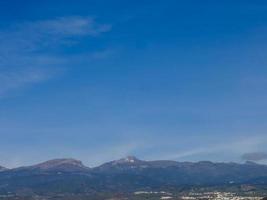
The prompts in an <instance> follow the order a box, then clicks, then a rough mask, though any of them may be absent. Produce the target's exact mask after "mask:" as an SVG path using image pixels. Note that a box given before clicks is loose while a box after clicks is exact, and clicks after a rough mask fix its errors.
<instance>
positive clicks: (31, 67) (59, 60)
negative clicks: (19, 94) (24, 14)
mask: <svg viewBox="0 0 267 200" xmlns="http://www.w3.org/2000/svg"><path fill="white" fill-rule="evenodd" d="M110 29H111V25H108V24H99V23H97V22H96V21H95V20H94V19H93V18H90V17H81V16H71V17H60V18H56V19H49V20H39V21H26V22H22V23H19V24H12V25H10V26H9V27H5V28H3V29H2V30H0V43H1V46H0V97H2V96H4V95H6V94H7V93H8V92H9V91H13V90H15V89H18V88H21V87H25V86H27V85H32V84H36V83H39V82H42V81H45V80H47V79H49V78H51V77H53V75H54V74H56V73H55V72H56V71H59V68H62V67H63V66H65V65H66V64H67V61H68V59H69V58H68V57H64V56H61V55H60V54H57V53H53V54H52V53H51V50H52V51H53V50H55V49H57V48H60V47H61V46H62V45H66V44H67V45H72V44H74V43H75V40H76V39H78V38H80V37H86V36H88V37H96V36H98V35H99V34H101V33H104V32H107V31H110Z"/></svg>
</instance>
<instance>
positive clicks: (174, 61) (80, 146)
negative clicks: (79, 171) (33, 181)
mask: <svg viewBox="0 0 267 200" xmlns="http://www.w3.org/2000/svg"><path fill="white" fill-rule="evenodd" d="M266 130H267V2H266V1H263V0H262V1H260V0H256V1H255V0H253V1H252V0H251V1H248V0H246V1H244V0H243V1H239V0H236V1H228V0H225V1H221V2H218V1H211V0H210V1H208V0H205V1H197V0H195V1H194V0H189V1H176V0H165V1H163V0H156V1H152V0H151V1H148V0H143V1H138V0H134V1H131V0H130V1H122V0H121V1H119V0H112V1H107V0H106V1H104V0H97V1H94V0H89V1H82V0H75V1H72V0H69V1H63V0H62V1H60V0H58V1H49V0H48V1H43V2H37V1H29V0H28V1H27V0H25V1H15V0H11V1H1V2H0V136H1V140H0V161H1V162H0V165H4V166H8V167H16V166H19V165H30V164H33V163H37V162H40V161H43V160H47V159H51V158H57V157H74V158H77V159H81V160H83V161H84V163H85V164H87V165H89V166H95V165H98V164H100V163H102V162H104V161H108V160H112V159H117V158H120V157H123V156H126V155H136V156H137V157H139V158H141V159H148V160H150V159H173V160H179V161H183V160H189V161H198V160H212V161H226V162H228V161H235V162H241V161H242V159H241V157H242V155H243V154H246V153H250V152H252V153H255V152H256V153H257V152H261V153H264V152H267V145H266V144H267V134H266Z"/></svg>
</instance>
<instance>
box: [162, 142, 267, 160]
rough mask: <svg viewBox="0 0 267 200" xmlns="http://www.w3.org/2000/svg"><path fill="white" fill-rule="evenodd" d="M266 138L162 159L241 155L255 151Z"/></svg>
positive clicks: (202, 149)
mask: <svg viewBox="0 0 267 200" xmlns="http://www.w3.org/2000/svg"><path fill="white" fill-rule="evenodd" d="M265 143H266V138H262V137H254V138H246V139H242V140H238V141H234V142H226V143H220V144H215V145H211V146H207V147H201V148H194V149H190V150H188V151H182V152H178V153H176V154H169V155H165V156H164V157H165V158H167V159H182V158H187V157H191V156H196V155H197V156H199V155H203V154H216V153H223V152H231V153H237V154H243V153H244V152H246V151H248V150H251V151H253V150H255V149H257V147H258V146H259V145H260V144H265Z"/></svg>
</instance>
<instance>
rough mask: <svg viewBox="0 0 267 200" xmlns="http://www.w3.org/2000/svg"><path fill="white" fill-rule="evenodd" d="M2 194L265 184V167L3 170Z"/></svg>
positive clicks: (114, 165) (65, 162) (143, 164)
mask: <svg viewBox="0 0 267 200" xmlns="http://www.w3.org/2000/svg"><path fill="white" fill-rule="evenodd" d="M0 169H1V172H0V186H1V187H0V193H1V194H8V193H15V194H18V193H20V192H21V191H23V192H22V193H23V194H24V193H26V194H28V193H30V194H31V193H34V194H40V195H42V194H47V193H49V194H50V193H51V194H58V193H82V194H83V193H90V194H91V193H95V192H101V191H105V192H107V191H110V192H122V191H123V192H127V191H136V190H144V189H164V188H179V187H184V186H216V185H240V184H252V185H262V184H267V166H266V165H259V164H256V163H253V162H246V163H244V164H238V163H213V162H209V161H201V162H176V161H168V160H167V161H165V160H159V161H144V160H139V159H137V158H135V157H133V156H129V157H126V158H122V159H119V160H115V161H111V162H107V163H104V164H102V165H100V166H98V167H94V168H89V167H86V166H84V165H83V164H82V162H81V161H79V160H75V159H54V160H50V161H46V162H43V163H40V164H37V165H33V166H27V167H19V168H15V169H6V168H3V167H2V168H0Z"/></svg>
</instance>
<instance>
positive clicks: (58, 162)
mask: <svg viewBox="0 0 267 200" xmlns="http://www.w3.org/2000/svg"><path fill="white" fill-rule="evenodd" d="M33 168H35V169H39V170H44V171H51V170H59V171H80V170H86V169H88V168H87V167H86V166H84V165H83V163H82V162H81V161H80V160H75V159H73V158H61V159H53V160H48V161H45V162H43V163H40V164H37V165H34V166H33Z"/></svg>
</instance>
